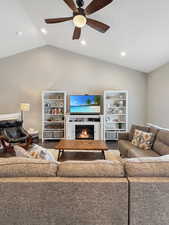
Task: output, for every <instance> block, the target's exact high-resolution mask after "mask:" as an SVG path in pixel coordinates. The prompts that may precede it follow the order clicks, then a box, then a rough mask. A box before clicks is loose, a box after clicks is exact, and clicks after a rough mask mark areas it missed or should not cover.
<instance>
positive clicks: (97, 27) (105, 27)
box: [87, 18, 110, 33]
mask: <svg viewBox="0 0 169 225" xmlns="http://www.w3.org/2000/svg"><path fill="white" fill-rule="evenodd" d="M87 25H88V26H90V27H92V28H93V29H95V30H97V31H99V32H101V33H105V32H106V31H107V30H108V29H109V28H110V26H108V25H106V24H104V23H101V22H99V21H97V20H93V19H89V18H87Z"/></svg>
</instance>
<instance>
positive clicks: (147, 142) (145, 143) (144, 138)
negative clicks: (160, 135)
mask: <svg viewBox="0 0 169 225" xmlns="http://www.w3.org/2000/svg"><path fill="white" fill-rule="evenodd" d="M153 141H154V134H153V133H147V132H142V135H141V138H140V144H139V148H142V149H144V150H150V149H151V147H152V145H153Z"/></svg>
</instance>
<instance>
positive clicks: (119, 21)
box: [0, 0, 169, 72]
mask: <svg viewBox="0 0 169 225" xmlns="http://www.w3.org/2000/svg"><path fill="white" fill-rule="evenodd" d="M90 1H91V0H85V5H87V4H88V3H89V2H90ZM71 15H72V13H71V10H70V9H69V8H68V7H67V6H66V5H65V3H64V2H63V0H48V1H46V0H29V1H28V0H12V1H11V0H0V25H1V36H0V57H5V56H8V55H12V54H15V53H18V52H22V51H25V50H28V49H32V48H35V47H39V46H43V45H45V44H48V45H53V46H56V47H59V48H63V49H67V50H70V51H73V52H76V53H80V54H82V55H87V56H92V57H95V58H99V59H102V60H105V61H108V62H112V63H116V64H119V65H123V66H126V67H129V68H132V69H136V70H139V71H143V72H150V71H152V70H154V69H156V68H158V67H159V66H161V65H163V64H165V63H167V62H169V44H168V40H169V25H168V23H169V1H168V0H160V1H159V0H141V1H140V0H114V2H113V3H112V4H111V5H109V6H108V7H106V8H104V9H102V10H100V11H99V12H97V13H95V14H93V15H92V16H90V18H94V19H97V20H99V21H102V22H104V23H107V24H108V25H110V26H111V29H110V30H109V31H108V32H107V33H106V34H102V33H98V32H97V31H95V30H93V29H91V28H90V27H88V26H86V27H84V28H83V31H82V36H81V39H85V40H86V42H87V45H86V46H82V45H81V44H80V41H77V40H76V41H73V40H72V33H73V29H74V27H73V23H72V22H71V21H70V22H65V23H61V24H54V25H47V24H45V23H44V19H45V18H51V17H55V18H56V17H64V16H65V17H66V16H71ZM40 28H46V29H47V31H48V34H47V35H42V34H41V32H40ZM17 31H22V32H23V35H22V36H21V37H18V36H17V35H16V32H17ZM122 51H125V52H126V53H127V55H126V57H121V55H120V52H122Z"/></svg>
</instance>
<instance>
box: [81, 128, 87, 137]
mask: <svg viewBox="0 0 169 225" xmlns="http://www.w3.org/2000/svg"><path fill="white" fill-rule="evenodd" d="M79 138H89V134H88V131H87V129H83V130H82V132H81V134H80V135H79Z"/></svg>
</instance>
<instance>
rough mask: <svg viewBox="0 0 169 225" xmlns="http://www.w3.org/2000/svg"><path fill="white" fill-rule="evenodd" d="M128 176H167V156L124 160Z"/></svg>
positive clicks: (168, 157)
mask: <svg viewBox="0 0 169 225" xmlns="http://www.w3.org/2000/svg"><path fill="white" fill-rule="evenodd" d="M124 168H125V172H126V175H127V176H128V177H169V156H166V157H164V156H163V157H149V158H148V157H145V158H132V159H126V160H124Z"/></svg>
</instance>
